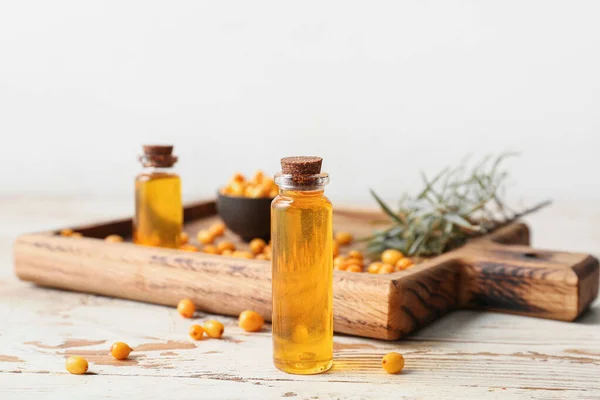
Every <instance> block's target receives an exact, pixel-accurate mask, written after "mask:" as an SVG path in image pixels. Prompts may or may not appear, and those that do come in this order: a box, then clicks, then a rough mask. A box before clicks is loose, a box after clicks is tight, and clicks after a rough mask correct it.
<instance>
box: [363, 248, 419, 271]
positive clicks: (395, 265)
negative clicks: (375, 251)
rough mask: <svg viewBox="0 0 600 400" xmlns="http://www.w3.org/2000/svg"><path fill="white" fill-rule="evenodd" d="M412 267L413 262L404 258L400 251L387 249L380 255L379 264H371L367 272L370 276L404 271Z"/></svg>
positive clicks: (377, 262)
mask: <svg viewBox="0 0 600 400" xmlns="http://www.w3.org/2000/svg"><path fill="white" fill-rule="evenodd" d="M413 265H414V262H413V260H411V259H410V258H408V257H404V254H402V252H401V251H399V250H395V249H387V250H385V251H384V252H383V253H381V262H379V261H376V262H374V263H371V264H370V265H369V267H368V268H367V272H369V273H371V274H390V273H392V272H398V271H404V270H405V269H407V268H410V267H412V266H413Z"/></svg>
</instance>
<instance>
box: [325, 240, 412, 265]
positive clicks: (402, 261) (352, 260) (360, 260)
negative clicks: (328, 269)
mask: <svg viewBox="0 0 600 400" xmlns="http://www.w3.org/2000/svg"><path fill="white" fill-rule="evenodd" d="M334 239H335V240H334V243H333V269H335V270H337V271H347V272H363V271H364V268H365V261H364V257H363V255H362V253H361V252H360V251H358V250H350V251H349V252H348V254H346V255H340V254H339V253H340V246H347V245H349V244H351V243H352V240H353V237H352V235H351V234H350V233H348V232H337V233H336V234H335V237H334ZM413 265H414V262H413V260H411V259H410V258H408V257H404V254H402V252H400V251H398V250H395V249H387V250H385V251H384V252H383V253H381V261H376V262H372V263H370V264H369V266H368V267H367V272H369V273H371V274H390V273H392V272H397V271H403V270H405V269H407V268H410V267H412V266H413Z"/></svg>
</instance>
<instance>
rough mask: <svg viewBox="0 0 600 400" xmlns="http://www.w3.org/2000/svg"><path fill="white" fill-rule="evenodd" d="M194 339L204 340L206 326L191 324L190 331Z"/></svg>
mask: <svg viewBox="0 0 600 400" xmlns="http://www.w3.org/2000/svg"><path fill="white" fill-rule="evenodd" d="M188 333H189V334H190V336H191V337H192V339H194V340H202V339H204V328H203V327H201V326H200V325H192V326H190V330H189V332H188Z"/></svg>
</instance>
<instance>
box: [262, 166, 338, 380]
mask: <svg viewBox="0 0 600 400" xmlns="http://www.w3.org/2000/svg"><path fill="white" fill-rule="evenodd" d="M321 162H322V159H321V158H320V157H288V158H283V159H282V160H281V167H282V172H281V173H279V174H277V175H275V183H276V184H277V185H278V186H279V195H278V196H277V197H276V198H275V199H274V200H273V203H272V205H271V239H272V241H273V243H272V245H273V260H272V263H273V276H272V288H273V315H272V329H273V362H274V363H275V366H276V367H277V368H278V369H280V370H282V371H284V372H287V373H291V374H317V373H321V372H325V371H327V370H328V369H329V368H331V365H332V362H333V226H332V224H333V222H332V219H333V208H332V205H331V202H330V201H329V199H327V197H325V195H324V193H323V192H324V186H325V185H327V184H328V183H329V175H327V174H325V173H321Z"/></svg>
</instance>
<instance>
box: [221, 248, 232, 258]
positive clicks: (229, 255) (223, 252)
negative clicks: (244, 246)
mask: <svg viewBox="0 0 600 400" xmlns="http://www.w3.org/2000/svg"><path fill="white" fill-rule="evenodd" d="M221 255H222V256H228V257H231V256H232V255H233V251H232V250H229V249H225V250H223V251H222V252H221Z"/></svg>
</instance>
